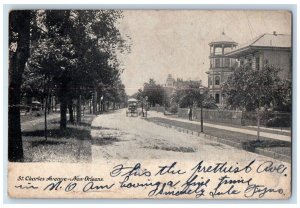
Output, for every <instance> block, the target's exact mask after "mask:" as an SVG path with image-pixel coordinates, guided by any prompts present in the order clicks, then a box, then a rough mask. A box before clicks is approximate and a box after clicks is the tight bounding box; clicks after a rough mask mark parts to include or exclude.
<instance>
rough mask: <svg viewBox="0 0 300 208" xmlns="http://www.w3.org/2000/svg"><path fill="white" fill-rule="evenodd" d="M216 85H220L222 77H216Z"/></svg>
mask: <svg viewBox="0 0 300 208" xmlns="http://www.w3.org/2000/svg"><path fill="white" fill-rule="evenodd" d="M215 85H220V77H219V76H216V77H215Z"/></svg>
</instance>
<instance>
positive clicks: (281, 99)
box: [223, 65, 291, 111]
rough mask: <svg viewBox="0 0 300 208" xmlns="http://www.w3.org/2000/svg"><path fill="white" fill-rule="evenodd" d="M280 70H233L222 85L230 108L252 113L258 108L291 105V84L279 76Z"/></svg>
mask: <svg viewBox="0 0 300 208" xmlns="http://www.w3.org/2000/svg"><path fill="white" fill-rule="evenodd" d="M280 70H281V69H279V68H276V67H274V66H268V65H266V66H264V67H263V69H261V70H253V69H252V68H251V66H250V65H244V66H241V67H238V68H236V69H235V71H234V73H233V74H232V75H231V76H230V77H229V78H228V80H227V82H226V83H224V85H223V91H224V93H225V94H226V102H227V105H228V106H229V107H230V108H239V109H242V110H247V111H253V110H255V109H257V108H259V107H272V108H275V107H276V106H277V107H278V106H286V108H289V107H287V106H289V105H291V97H290V96H291V82H290V81H288V80H283V79H281V78H280V76H279V72H280Z"/></svg>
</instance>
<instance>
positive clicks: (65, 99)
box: [7, 9, 294, 199]
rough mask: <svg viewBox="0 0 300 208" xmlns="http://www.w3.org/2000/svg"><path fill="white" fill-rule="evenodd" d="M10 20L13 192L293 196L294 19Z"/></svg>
mask: <svg viewBox="0 0 300 208" xmlns="http://www.w3.org/2000/svg"><path fill="white" fill-rule="evenodd" d="M8 21H9V23H8V24H9V28H8V30H9V31H8V34H9V37H8V43H9V45H8V49H7V50H8V51H9V53H8V54H9V66H7V69H8V75H9V77H8V84H9V86H8V161H9V162H8V194H9V196H10V197H12V198H131V199H136V198H154V199H156V198H160V199H288V198H289V197H290V196H291V194H292V189H291V187H292V185H291V183H292V180H291V179H292V177H291V175H292V174H291V172H292V171H291V170H292V167H291V161H292V133H291V132H292V79H293V77H292V74H293V70H292V68H293V64H292V63H293V60H292V58H293V54H292V51H293V50H292V49H293V45H292V43H293V37H292V13H291V11H288V10H76V9H70V10H50V9H36V10H12V11H10V12H9V20H8ZM293 139H294V138H293Z"/></svg>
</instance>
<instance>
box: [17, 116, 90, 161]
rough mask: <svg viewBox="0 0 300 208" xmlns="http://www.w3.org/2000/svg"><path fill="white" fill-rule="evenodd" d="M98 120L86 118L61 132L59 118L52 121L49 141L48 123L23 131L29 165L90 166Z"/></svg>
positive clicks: (69, 125)
mask: <svg viewBox="0 0 300 208" xmlns="http://www.w3.org/2000/svg"><path fill="white" fill-rule="evenodd" d="M94 117H95V116H94V115H89V114H86V115H85V116H84V117H82V122H81V123H79V124H77V125H76V124H71V123H68V125H67V129H66V130H64V131H61V130H60V129H59V118H54V119H49V121H48V133H47V135H48V139H47V140H45V137H44V134H45V132H44V122H42V121H41V120H40V121H39V122H37V123H36V124H35V125H31V126H26V128H24V129H23V131H22V138H23V149H24V161H25V162H71V163H73V162H74V163H75V162H89V161H90V160H91V136H90V130H91V127H90V125H91V122H92V120H93V118H94Z"/></svg>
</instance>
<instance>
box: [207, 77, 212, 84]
mask: <svg viewBox="0 0 300 208" xmlns="http://www.w3.org/2000/svg"><path fill="white" fill-rule="evenodd" d="M208 85H212V80H211V77H209V78H208Z"/></svg>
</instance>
